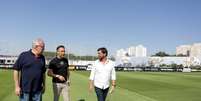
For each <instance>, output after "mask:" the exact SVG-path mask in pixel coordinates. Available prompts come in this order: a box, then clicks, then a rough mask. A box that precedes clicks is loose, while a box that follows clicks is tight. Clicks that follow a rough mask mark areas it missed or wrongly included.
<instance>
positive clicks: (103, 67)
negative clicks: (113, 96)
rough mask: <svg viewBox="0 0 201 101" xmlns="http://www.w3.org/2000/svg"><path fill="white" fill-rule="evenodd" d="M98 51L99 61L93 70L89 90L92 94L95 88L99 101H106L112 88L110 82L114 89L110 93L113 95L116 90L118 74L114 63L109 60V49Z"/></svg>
mask: <svg viewBox="0 0 201 101" xmlns="http://www.w3.org/2000/svg"><path fill="white" fill-rule="evenodd" d="M97 51H98V59H99V60H97V61H95V64H94V67H93V68H92V70H91V74H90V77H89V79H90V80H89V90H90V92H91V91H92V89H93V88H94V86H95V92H96V95H97V99H98V101H105V99H106V96H107V93H108V90H109V86H110V80H111V81H112V87H111V90H110V92H109V93H112V92H113V91H114V89H115V86H116V84H115V80H116V73H115V68H114V62H113V61H111V60H109V59H107V55H108V51H107V49H106V48H104V47H103V48H99V49H98V50H97Z"/></svg>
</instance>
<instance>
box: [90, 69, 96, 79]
mask: <svg viewBox="0 0 201 101" xmlns="http://www.w3.org/2000/svg"><path fill="white" fill-rule="evenodd" d="M95 70H96V67H95V66H93V67H92V70H91V74H90V77H89V80H94V77H95Z"/></svg>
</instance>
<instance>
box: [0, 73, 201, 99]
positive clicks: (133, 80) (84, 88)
mask: <svg viewBox="0 0 201 101" xmlns="http://www.w3.org/2000/svg"><path fill="white" fill-rule="evenodd" d="M88 77H89V72H71V82H72V84H71V88H70V95H71V101H79V100H80V99H84V100H85V101H96V95H95V93H94V92H93V93H89V92H88ZM46 86H47V88H46V92H45V94H44V95H43V101H52V99H53V93H52V83H51V78H49V77H48V78H47V85H46ZM0 88H1V90H0V101H16V100H18V97H17V96H15V94H14V82H13V78H12V71H11V70H0ZM108 98H109V100H110V101H201V73H200V72H197V73H174V72H172V73H169V72H117V88H116V90H115V92H114V93H113V94H112V95H108ZM60 101H62V98H61V99H60Z"/></svg>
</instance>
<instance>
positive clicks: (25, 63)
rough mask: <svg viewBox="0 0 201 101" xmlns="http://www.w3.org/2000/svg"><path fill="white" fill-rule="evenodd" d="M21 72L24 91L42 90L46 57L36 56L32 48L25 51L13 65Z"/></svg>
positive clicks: (21, 83) (21, 84)
mask: <svg viewBox="0 0 201 101" xmlns="http://www.w3.org/2000/svg"><path fill="white" fill-rule="evenodd" d="M13 68H14V69H15V70H18V71H20V72H21V78H20V87H21V89H22V92H25V93H30V92H38V91H41V90H42V84H43V74H44V73H45V71H46V68H45V57H44V56H43V55H41V56H39V57H36V56H35V55H34V54H33V53H32V51H31V50H29V51H26V52H23V53H21V54H20V56H19V57H18V59H17V61H16V63H15V64H14V67H13Z"/></svg>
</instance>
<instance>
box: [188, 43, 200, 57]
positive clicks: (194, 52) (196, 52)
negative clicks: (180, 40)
mask: <svg viewBox="0 0 201 101" xmlns="http://www.w3.org/2000/svg"><path fill="white" fill-rule="evenodd" d="M190 56H191V57H198V58H200V57H201V43H195V44H193V45H192V46H191V50H190Z"/></svg>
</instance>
